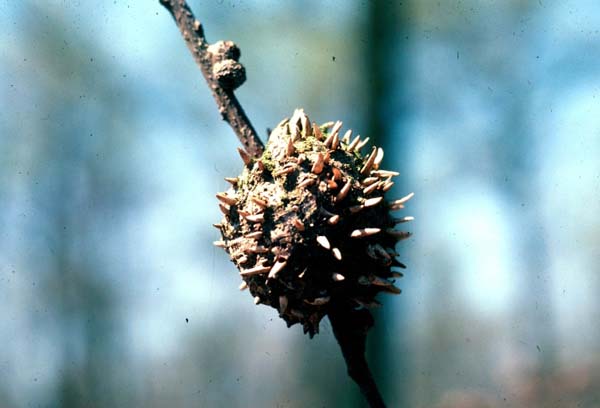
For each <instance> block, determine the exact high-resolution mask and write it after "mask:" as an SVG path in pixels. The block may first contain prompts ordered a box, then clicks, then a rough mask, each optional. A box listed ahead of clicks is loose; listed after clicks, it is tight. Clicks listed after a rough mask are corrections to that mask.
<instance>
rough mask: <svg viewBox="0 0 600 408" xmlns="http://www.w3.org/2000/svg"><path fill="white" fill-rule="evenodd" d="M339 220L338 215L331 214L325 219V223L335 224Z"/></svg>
mask: <svg viewBox="0 0 600 408" xmlns="http://www.w3.org/2000/svg"><path fill="white" fill-rule="evenodd" d="M339 221H340V216H339V215H337V214H336V215H332V216H331V217H329V218H328V219H327V223H328V224H330V225H335V224H337V223H338V222H339Z"/></svg>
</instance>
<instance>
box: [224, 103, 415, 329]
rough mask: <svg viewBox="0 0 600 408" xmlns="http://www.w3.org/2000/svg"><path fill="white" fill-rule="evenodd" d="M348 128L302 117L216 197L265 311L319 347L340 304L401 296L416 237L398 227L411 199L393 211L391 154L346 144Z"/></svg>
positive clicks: (230, 243) (230, 241)
mask: <svg viewBox="0 0 600 408" xmlns="http://www.w3.org/2000/svg"><path fill="white" fill-rule="evenodd" d="M341 127H342V122H339V121H338V122H335V123H334V122H328V123H325V124H323V125H321V126H317V125H316V124H315V123H311V122H310V120H309V119H308V117H307V116H306V114H305V113H304V112H303V111H302V110H300V109H298V110H296V111H295V112H294V114H293V116H292V118H291V119H285V120H283V121H282V122H281V123H280V124H279V125H277V127H276V128H275V129H274V130H273V131H272V132H271V135H270V138H269V141H268V144H267V147H266V150H265V151H264V153H263V154H262V156H260V157H259V158H256V159H254V158H252V157H250V156H249V155H247V154H246V153H245V152H244V151H243V150H240V155H241V157H242V160H243V162H244V164H245V166H244V170H243V171H242V174H241V175H240V176H238V177H235V178H227V179H226V180H227V181H228V182H229V183H231V188H230V189H229V190H228V191H227V192H223V193H219V194H217V196H216V197H217V199H218V201H219V207H220V209H221V211H222V212H223V214H224V219H223V220H222V221H221V223H220V224H215V226H216V227H217V228H219V230H220V231H221V235H222V240H220V241H217V242H215V245H216V246H218V247H221V248H224V249H225V251H227V253H228V254H229V256H230V257H231V260H232V261H233V263H234V264H235V265H236V266H237V267H238V269H239V271H240V275H241V277H242V279H243V283H242V285H241V286H240V289H249V291H250V293H251V294H252V296H253V297H254V302H255V303H256V304H260V303H262V304H265V305H270V306H272V307H274V308H276V309H277V310H278V311H279V315H280V317H281V318H283V319H284V320H285V321H286V322H287V324H288V326H291V325H293V324H295V323H300V324H302V326H303V328H304V332H305V333H309V335H310V336H311V337H312V336H314V334H315V333H318V332H319V322H320V321H321V319H322V318H323V317H324V316H325V315H326V314H327V313H328V307H330V305H332V304H334V303H335V302H341V303H350V304H352V305H354V306H356V307H368V308H370V307H374V306H377V305H379V303H378V302H377V300H376V299H375V296H376V295H377V294H378V293H380V292H386V293H394V294H397V293H400V289H398V288H397V287H396V286H394V280H393V279H394V278H398V277H401V276H402V273H401V272H400V271H399V269H403V268H405V266H404V265H403V264H402V263H400V262H399V261H397V260H396V257H397V256H398V254H397V253H396V250H395V246H396V243H397V242H398V241H399V240H403V239H406V238H408V237H409V236H410V233H408V232H404V231H398V230H396V229H395V226H396V225H398V224H400V223H404V222H407V221H411V220H412V217H402V218H395V217H393V216H392V214H391V212H393V211H396V210H400V209H402V208H404V204H405V203H406V201H408V200H409V199H410V198H411V197H412V195H413V194H412V193H411V194H409V195H407V196H405V197H403V198H400V199H398V200H392V201H386V199H385V193H386V192H387V191H388V190H389V189H390V188H391V187H392V185H393V184H394V182H393V181H392V178H393V177H394V176H397V175H398V173H396V172H393V171H388V170H381V169H380V168H379V165H380V163H381V161H382V159H383V150H382V149H381V148H376V147H372V148H371V150H370V151H368V152H366V153H365V154H362V153H361V150H362V149H363V148H364V147H365V145H366V142H367V140H361V139H360V136H355V137H352V131H350V130H348V131H347V132H345V133H344V135H343V136H340V134H341V133H340V131H341Z"/></svg>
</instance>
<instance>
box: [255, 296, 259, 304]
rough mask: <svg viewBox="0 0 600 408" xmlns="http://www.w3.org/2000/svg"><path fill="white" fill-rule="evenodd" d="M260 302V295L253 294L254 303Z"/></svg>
mask: <svg viewBox="0 0 600 408" xmlns="http://www.w3.org/2000/svg"><path fill="white" fill-rule="evenodd" d="M259 303H260V296H254V304H255V305H258V304H259Z"/></svg>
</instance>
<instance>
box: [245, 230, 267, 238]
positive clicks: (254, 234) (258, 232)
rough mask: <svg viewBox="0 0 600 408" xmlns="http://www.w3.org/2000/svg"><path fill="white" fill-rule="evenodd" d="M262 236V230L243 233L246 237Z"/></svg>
mask: <svg viewBox="0 0 600 408" xmlns="http://www.w3.org/2000/svg"><path fill="white" fill-rule="evenodd" d="M262 236H263V233H262V231H255V232H251V233H249V234H246V235H244V238H247V239H258V238H260V237H262Z"/></svg>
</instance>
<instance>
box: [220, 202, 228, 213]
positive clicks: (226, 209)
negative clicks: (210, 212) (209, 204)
mask: <svg viewBox="0 0 600 408" xmlns="http://www.w3.org/2000/svg"><path fill="white" fill-rule="evenodd" d="M219 210H221V212H222V213H223V214H225V215H229V210H230V207H229V206H228V205H225V204H221V203H219Z"/></svg>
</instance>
